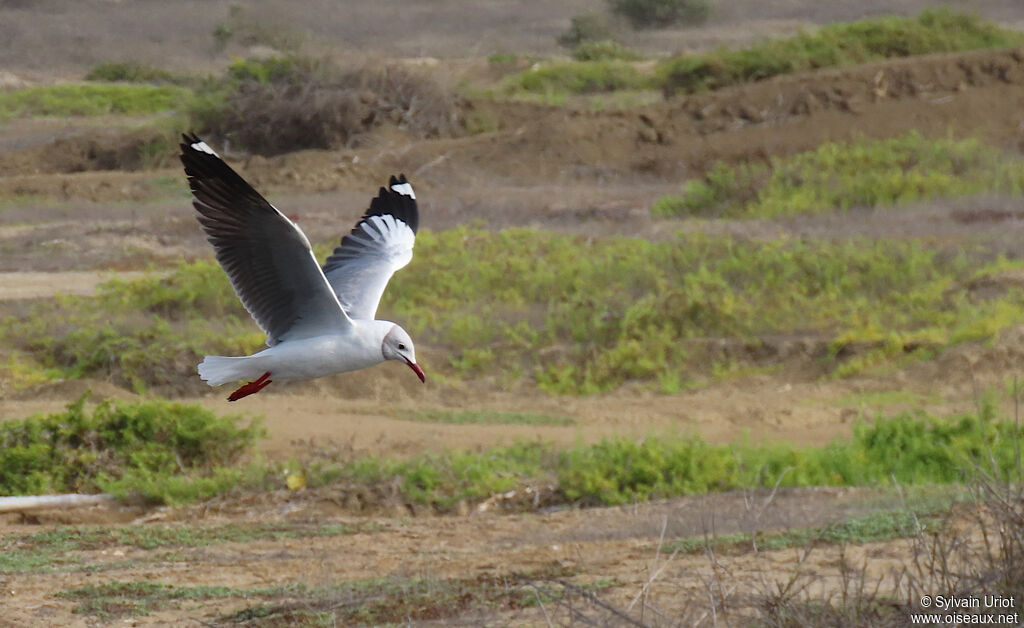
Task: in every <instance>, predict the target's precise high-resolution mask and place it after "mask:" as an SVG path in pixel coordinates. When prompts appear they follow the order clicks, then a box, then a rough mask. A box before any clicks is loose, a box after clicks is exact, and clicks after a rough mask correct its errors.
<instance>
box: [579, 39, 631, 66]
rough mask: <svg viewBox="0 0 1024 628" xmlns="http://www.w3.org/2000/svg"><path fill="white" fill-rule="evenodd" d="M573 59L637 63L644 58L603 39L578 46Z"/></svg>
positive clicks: (609, 40) (620, 45)
mask: <svg viewBox="0 0 1024 628" xmlns="http://www.w3.org/2000/svg"><path fill="white" fill-rule="evenodd" d="M572 58H573V59H575V60H577V61H603V60H606V59H620V60H622V61H637V60H639V59H642V58H643V57H641V56H640V55H639V54H637V53H636V52H634V51H633V50H630V49H629V48H627V47H625V46H623V45H622V44H620V43H618V42H616V41H612V40H611V39H602V40H597V41H585V42H583V43H581V44H580V45H578V46H576V47H575V48H574V49H573V51H572Z"/></svg>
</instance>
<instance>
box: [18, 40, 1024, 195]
mask: <svg viewBox="0 0 1024 628" xmlns="http://www.w3.org/2000/svg"><path fill="white" fill-rule="evenodd" d="M466 107H467V108H468V109H467V110H466V111H465V112H464V115H466V116H478V117H484V118H490V119H493V120H495V121H496V122H497V130H496V131H494V132H491V133H483V134H479V135H474V136H469V137H461V138H451V139H434V140H421V141H415V140H413V141H410V139H409V137H408V136H406V135H402V136H400V137H399V136H396V135H395V134H394V133H392V132H390V131H389V130H388V129H382V130H381V131H379V132H378V133H377V134H376V135H375V136H374V137H373V138H371V139H370V141H368V145H367V147H366V148H362V149H359V150H356V151H304V152H299V153H291V154H287V155H283V156H280V157H278V158H272V159H260V158H254V159H251V160H249V162H247V163H246V164H245V171H246V173H247V175H248V176H250V177H251V178H252V179H253V180H254V181H255V182H257V183H259V184H262V185H273V186H276V187H285V188H290V189H300V190H320V191H322V190H330V189H337V188H339V187H345V186H346V184H348V183H350V182H351V181H352V180H353V178H354V177H355V176H357V175H358V177H359V178H363V177H366V176H370V177H374V176H375V177H378V178H379V177H380V176H386V175H387V174H388V173H390V172H391V171H398V170H401V171H403V172H406V173H408V174H410V175H414V174H415V175H416V176H417V177H419V178H421V179H422V178H424V176H423V175H425V177H426V178H428V179H432V180H435V181H439V182H441V181H443V182H444V184H445V185H458V186H465V185H472V184H480V183H481V182H484V181H487V182H494V181H501V182H503V183H505V184H511V185H517V184H521V183H523V182H531V183H532V182H538V181H540V182H550V183H565V182H571V181H596V182H614V181H623V180H627V181H630V182H636V181H641V182H642V181H647V182H652V183H653V182H658V181H665V180H670V181H678V180H681V179H684V178H687V177H690V176H695V175H697V174H700V173H702V172H704V171H705V170H706V169H708V168H710V167H711V166H712V165H713V164H714V163H715V162H716V161H719V160H723V161H727V162H735V161H749V160H767V159H768V157H769V156H776V157H778V156H785V155H788V154H792V153H796V152H801V151H805V150H809V149H811V148H814V147H816V146H818V145H820V144H821V143H822V142H826V141H843V140H850V139H854V138H857V137H867V138H885V137H892V136H894V135H899V134H902V133H905V132H907V131H909V130H911V129H914V130H917V131H918V132H920V133H922V134H925V135H932V136H935V135H946V134H947V133H950V132H952V133H953V134H954V135H957V136H968V135H978V136H980V137H981V138H982V139H984V140H986V141H990V142H993V143H996V144H998V145H1003V146H1005V147H1007V148H1018V147H1022V146H1024V134H1022V131H1021V129H1022V128H1024V50H996V51H980V52H973V53H960V54H947V55H934V56H927V57H918V58H910V59H899V60H894V61H886V62H882V63H873V64H866V65H861V66H855V67H851V68H841V69H829V70H821V71H817V72H810V73H806V74H798V75H791V76H782V77H777V78H774V79H771V80H767V81H763V82H759V83H753V84H747V85H740V86H736V87H731V88H727V89H723V90H719V91H716V92H711V93H705V94H699V95H695V96H690V97H687V98H680V99H671V100H668V101H665V102H662V103H659V104H655V105H650V106H648V107H644V108H640V109H631V110H628V111H593V110H584V109H581V108H572V107H548V106H544V105H537V104H527V103H508V102H490V101H476V102H473V103H469V104H467V105H466ZM152 140H153V138H149V137H146V136H144V133H142V132H140V131H138V130H136V131H124V132H120V131H116V130H106V129H104V130H90V131H88V132H85V133H82V134H79V135H75V136H73V137H66V138H62V139H60V140H57V141H55V142H53V143H50V144H45V145H39V146H32V147H30V148H26V149H22V150H16V151H12V152H8V153H7V154H6V155H0V174H6V175H28V174H29V173H41V172H54V173H69V172H80V171H83V170H97V169H99V170H110V169H133V168H137V167H139V166H140V165H142V164H141V159H140V157H139V155H140V153H141V152H143V151H142V147H143V146H144V145H145V144H146V143H147V142H150V141H152ZM0 184H2V185H0V187H11V186H14V187H16V188H18V189H19V190H21V189H23V188H24V189H25V190H27V191H29V192H34V191H35V190H36V187H37V186H36V185H34V184H33V183H32V182H29V181H27V180H24V179H22V178H21V177H18V176H14V177H12V176H7V177H2V178H0ZM44 192H45V191H44Z"/></svg>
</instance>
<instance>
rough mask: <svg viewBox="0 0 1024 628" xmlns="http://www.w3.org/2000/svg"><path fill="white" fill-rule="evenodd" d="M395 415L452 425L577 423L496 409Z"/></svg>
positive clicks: (428, 411) (426, 411) (422, 411)
mask: <svg viewBox="0 0 1024 628" xmlns="http://www.w3.org/2000/svg"><path fill="white" fill-rule="evenodd" d="M395 416H396V417H397V418H400V419H403V420H406V421H421V422H424V423H448V424H450V425H470V424H476V425H573V424H574V423H575V421H573V420H572V419H569V418H566V417H560V416H549V415H547V414H536V413H533V412H498V411H494V410H417V411H416V412H412V413H408V414H406V413H403V414H396V415H395Z"/></svg>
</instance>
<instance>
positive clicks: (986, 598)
mask: <svg viewBox="0 0 1024 628" xmlns="http://www.w3.org/2000/svg"><path fill="white" fill-rule="evenodd" d="M918 603H919V604H920V606H921V609H923V610H924V611H925V612H923V613H911V614H910V622H911V623H912V624H921V625H950V626H957V625H984V624H1003V625H1011V626H1015V625H1019V624H1020V623H1021V621H1020V613H1019V612H1018V610H1017V601H1016V600H1015V599H1014V598H1013V597H1006V596H1003V595H988V594H986V595H922V596H921V598H920V599H919V600H918Z"/></svg>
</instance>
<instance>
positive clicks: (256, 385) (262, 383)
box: [228, 371, 274, 401]
mask: <svg viewBox="0 0 1024 628" xmlns="http://www.w3.org/2000/svg"><path fill="white" fill-rule="evenodd" d="M268 377H270V371H267V372H266V373H264V374H263V375H261V376H260V378H259V379H258V380H256V381H255V382H249V383H248V384H246V385H245V386H242V387H241V388H239V389H238V390H236V391H235V392H233V393H231V396H230V397H228V401H238V400H239V399H241V398H242V397H248V396H249V395H255V394H256V393H258V392H259V391H261V390H263V389H264V388H266V387H267V386H269V385H270V382H272V381H274V380H272V379H267V378H268Z"/></svg>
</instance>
